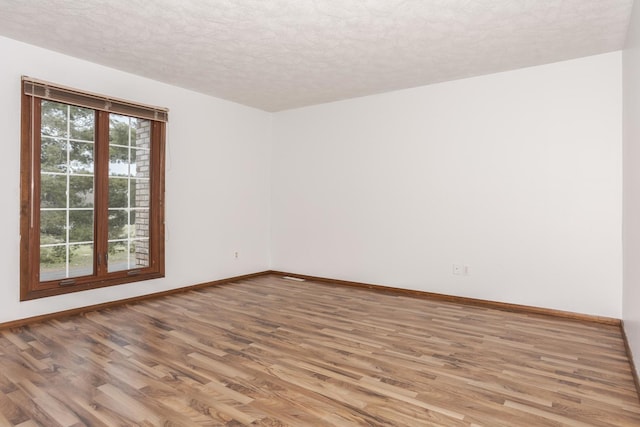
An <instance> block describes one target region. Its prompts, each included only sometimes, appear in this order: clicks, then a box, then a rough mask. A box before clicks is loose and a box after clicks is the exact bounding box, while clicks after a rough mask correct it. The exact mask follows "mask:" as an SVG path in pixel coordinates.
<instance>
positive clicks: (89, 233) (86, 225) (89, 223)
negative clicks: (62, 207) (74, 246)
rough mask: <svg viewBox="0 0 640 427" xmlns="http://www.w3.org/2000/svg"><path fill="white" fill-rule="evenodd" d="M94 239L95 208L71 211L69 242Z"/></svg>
mask: <svg viewBox="0 0 640 427" xmlns="http://www.w3.org/2000/svg"><path fill="white" fill-rule="evenodd" d="M91 241H93V210H84V211H74V210H72V211H69V242H91Z"/></svg>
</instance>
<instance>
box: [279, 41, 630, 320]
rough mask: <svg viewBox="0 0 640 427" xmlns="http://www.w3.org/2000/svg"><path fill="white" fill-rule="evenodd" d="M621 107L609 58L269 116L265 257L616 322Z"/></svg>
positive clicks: (286, 266)
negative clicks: (462, 269) (462, 270)
mask: <svg viewBox="0 0 640 427" xmlns="http://www.w3.org/2000/svg"><path fill="white" fill-rule="evenodd" d="M621 105H622V95H621V53H620V52H615V53H609V54H605V55H599V56H594V57H588V58H582V59H577V60H572V61H566V62H561V63H556V64H551V65H545V66H539V67H533V68H527V69H522V70H516V71H510V72H505V73H500V74H493V75H488V76H482V77H477V78H471V79H465V80H458V81H453V82H447V83H442V84H437V85H431V86H426V87H421V88H415V89H409V90H404V91H398V92H393V93H386V94H381V95H375V96H370V97H364V98H359V99H353V100H347V101H341V102H336V103H331V104H324V105H319V106H313V107H308V108H302V109H297V110H290V111H285V112H281V113H277V114H276V115H275V117H274V151H273V164H272V218H273V220H272V253H271V256H272V267H273V269H276V270H284V271H288V272H294V273H301V274H309V275H315V276H323V277H330V278H336V279H343V280H353V281H359V282H368V283H374V284H381V285H388V286H395V287H402V288H409V289H418V290H424V291H431V292H440V293H445V294H451V295H461V296H467V297H475V298H482V299H488V300H495V301H503V302H509V303H517V304H526V305H532V306H539V307H547V308H552V309H560V310H568V311H572V312H579V313H586V314H592V315H602V316H611V317H616V318H620V316H621V299H622V277H621V270H622V268H621V265H622V254H621V248H622V244H621V232H620V230H621V204H622V200H621V188H622V183H621V173H622V172H621V163H622V159H621V115H622V112H621ZM454 263H459V264H465V265H469V268H470V275H469V276H467V277H464V276H457V275H456V276H454V275H453V274H452V264H454Z"/></svg>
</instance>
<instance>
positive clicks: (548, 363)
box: [0, 275, 640, 427]
mask: <svg viewBox="0 0 640 427" xmlns="http://www.w3.org/2000/svg"><path fill="white" fill-rule="evenodd" d="M0 425H2V426H30V425H42V426H70V427H77V426H157V425H166V426H240V425H251V426H350V425H368V426H445V427H448V426H467V427H469V426H491V427H494V426H495V427H501V426H503V427H507V426H508V427H517V426H527V427H530V426H556V427H557V426H617V427H623V426H638V425H640V402H639V401H638V395H637V393H636V390H635V386H634V382H633V377H632V373H631V369H630V365H629V360H628V358H627V356H626V354H625V346H624V342H623V339H622V336H621V332H620V328H619V327H618V326H615V325H607V324H600V323H595V322H579V321H575V320H570V319H562V318H557V317H551V316H543V315H538V314H528V313H514V312H509V311H505V310H497V309H493V308H489V307H482V306H477V305H465V304H459V303H454V302H449V301H439V300H429V299H424V298H415V297H412V296H407V295H402V294H392V293H383V292H371V291H368V290H363V289H358V288H355V287H346V286H342V285H331V284H328V283H318V282H310V281H306V282H296V281H290V280H286V279H283V278H282V277H280V276H278V275H263V276H260V277H252V278H244V279H240V280H237V281H235V282H233V283H231V284H229V285H228V286H218V287H209V288H202V289H197V290H192V291H189V292H183V293H179V294H174V295H167V296H163V297H158V298H155V299H150V300H145V301H142V302H138V303H135V304H134V303H131V304H127V305H123V306H118V307H109V308H103V309H100V310H95V311H90V312H86V313H84V314H82V315H75V316H69V317H65V318H59V319H50V320H46V321H42V322H40V323H34V324H29V325H25V326H22V327H16V328H7V329H3V330H0Z"/></svg>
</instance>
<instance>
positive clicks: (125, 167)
mask: <svg viewBox="0 0 640 427" xmlns="http://www.w3.org/2000/svg"><path fill="white" fill-rule="evenodd" d="M109 176H129V149H128V148H127V147H116V146H109Z"/></svg>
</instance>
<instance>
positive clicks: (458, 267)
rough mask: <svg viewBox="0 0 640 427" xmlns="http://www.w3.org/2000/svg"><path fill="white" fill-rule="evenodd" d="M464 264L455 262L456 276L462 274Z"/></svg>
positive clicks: (454, 272) (454, 270) (454, 271)
mask: <svg viewBox="0 0 640 427" xmlns="http://www.w3.org/2000/svg"><path fill="white" fill-rule="evenodd" d="M462 270H463V269H462V265H460V264H453V270H452V273H453V275H454V276H461V275H462Z"/></svg>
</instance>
